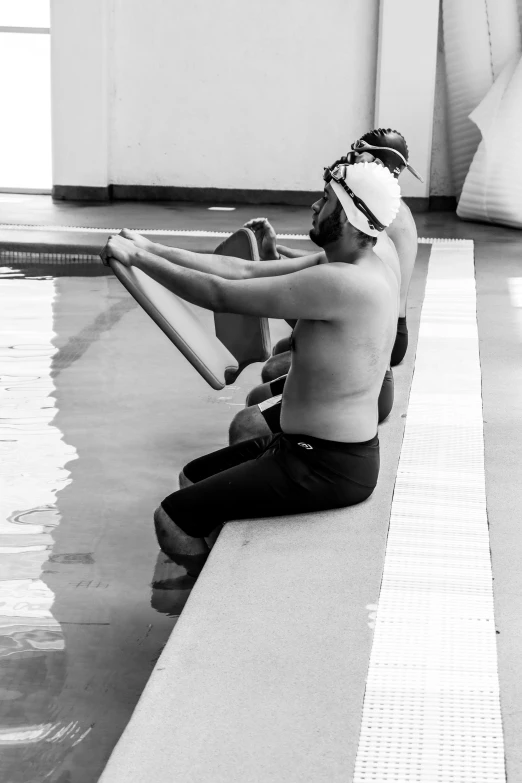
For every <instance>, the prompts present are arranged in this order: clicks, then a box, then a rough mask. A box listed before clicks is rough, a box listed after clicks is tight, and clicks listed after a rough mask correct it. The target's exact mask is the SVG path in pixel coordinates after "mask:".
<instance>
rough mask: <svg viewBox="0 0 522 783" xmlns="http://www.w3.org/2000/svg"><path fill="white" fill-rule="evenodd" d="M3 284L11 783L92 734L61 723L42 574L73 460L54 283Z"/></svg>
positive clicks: (39, 777)
mask: <svg viewBox="0 0 522 783" xmlns="http://www.w3.org/2000/svg"><path fill="white" fill-rule="evenodd" d="M2 271H3V274H0V277H2V278H3V279H2V280H1V281H0V367H1V391H2V410H1V414H0V460H1V465H2V467H1V476H0V564H1V569H0V573H1V580H0V671H1V673H2V677H1V682H2V688H1V689H0V748H1V753H0V757H1V761H0V764H1V769H2V775H1V779H2V781H4V783H28V782H29V781H31V783H32V782H33V781H34V782H35V783H36V781H43V780H47V779H49V775H51V774H52V772H53V769H54V767H55V765H56V763H57V761H58V759H59V758H60V757H61V756H63V750H61V749H60V750H57V748H58V747H59V746H64V745H66V746H67V747H72V746H74V745H75V744H77V743H78V742H80V741H81V740H82V738H83V737H84V736H86V734H87V733H88V732H89V730H90V727H85V726H81V725H80V724H79V722H78V721H76V720H74V719H73V720H64V719H63V717H60V716H59V715H58V703H57V699H58V696H59V694H60V692H61V690H62V688H63V685H64V682H65V677H66V659H65V649H64V648H65V645H64V635H63V631H62V627H61V625H60V623H59V622H57V620H56V619H55V618H54V617H53V614H52V612H51V607H52V605H53V601H54V595H53V593H52V591H51V590H50V589H49V587H48V585H47V584H45V582H44V581H42V579H41V576H42V566H43V564H44V563H46V561H47V560H48V557H49V553H50V550H51V548H52V543H53V541H52V537H51V531H52V530H53V528H54V527H55V526H56V525H58V524H59V522H60V515H59V513H58V510H57V508H56V495H57V493H58V492H59V491H60V490H62V489H63V488H64V487H65V486H67V484H68V483H69V481H70V474H69V471H68V470H67V468H66V467H65V466H66V465H67V464H68V463H69V462H71V460H74V459H76V450H75V449H74V448H73V447H72V446H70V445H68V444H67V443H66V442H65V441H64V440H63V436H62V433H61V432H60V430H59V429H58V428H57V427H56V426H55V425H54V424H53V420H54V418H55V415H56V407H55V400H54V398H53V396H52V395H53V391H54V385H53V381H52V378H51V365H52V357H53V355H54V354H55V353H56V348H55V347H54V346H53V344H52V340H53V338H54V336H55V334H54V332H53V300H54V298H55V283H54V280H52V279H49V278H45V277H44V278H41V279H33V280H28V279H24V278H23V276H21V273H19V272H17V271H16V270H11V269H4V270H2Z"/></svg>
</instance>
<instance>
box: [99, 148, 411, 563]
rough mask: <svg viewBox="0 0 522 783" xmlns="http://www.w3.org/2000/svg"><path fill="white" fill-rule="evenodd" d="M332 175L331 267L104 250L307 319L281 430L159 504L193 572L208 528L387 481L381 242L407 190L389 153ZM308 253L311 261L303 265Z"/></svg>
mask: <svg viewBox="0 0 522 783" xmlns="http://www.w3.org/2000/svg"><path fill="white" fill-rule="evenodd" d="M327 179H328V180H329V181H327V182H326V184H325V187H324V193H323V196H322V198H321V199H320V200H319V201H317V202H316V203H315V204H314V205H313V206H312V212H313V220H312V230H313V233H314V237H315V241H316V242H317V243H318V244H319V246H321V247H323V249H324V251H325V256H324V262H323V263H319V264H317V263H316V262H314V264H313V265H312V266H307V265H306V261H305V259H290V260H286V261H285V260H283V261H282V262H281V263H275V264H258V263H255V262H249V261H242V260H241V259H231V258H227V257H220V256H212V255H203V254H195V253H190V252H188V251H185V250H176V249H173V248H170V249H169V258H168V260H165V258H163V257H160V256H158V255H155V254H152V253H150V252H147V251H146V250H144V249H143V248H142V247H140V243H141V242H142V238H140V237H137V238H136V239H137V241H131V238H129V237H128V236H127V237H126V236H121V235H120V236H115V237H111V238H110V239H109V241H108V243H107V246H106V248H105V249H104V251H103V253H102V257H103V258H104V259H105V260H107V259H110V258H115V259H116V260H118V261H119V262H120V263H122V264H125V265H127V266H135V267H137V268H139V269H142V270H143V271H144V272H146V273H147V274H148V275H150V276H151V277H152V278H154V279H155V280H157V281H158V282H159V283H161V284H162V285H164V286H165V287H166V288H168V289H169V290H171V291H173V292H174V293H175V294H176V295H178V296H180V297H181V298H183V299H185V300H187V301H188V302H191V303H193V304H197V305H199V306H201V307H205V308H207V309H209V310H213V311H215V312H227V313H241V314H245V315H254V316H261V317H269V318H270V317H271V318H288V319H295V320H296V321H297V324H296V326H295V329H294V333H293V348H294V350H293V357H292V366H291V369H290V372H289V374H288V379H287V381H286V383H285V386H284V391H283V397H282V408H281V430H282V431H281V433H279V434H278V435H274V436H270V437H268V438H256V439H253V440H249V441H247V442H245V443H240V444H238V445H236V446H229V447H227V448H224V449H221V450H220V451H217V452H215V453H212V454H209V455H207V456H204V457H201V458H199V459H196V460H194V461H193V462H191V463H189V464H188V465H187V466H185V468H184V469H183V472H182V478H183V483H182V482H181V480H180V484H181V483H182V486H184V488H182V489H179V490H178V491H176V492H173V493H172V494H171V495H169V496H168V497H166V498H165V499H164V500H163V501H162V503H161V505H160V506H159V508H158V509H157V510H156V512H155V514H154V523H155V529H156V535H157V538H158V541H159V544H160V547H161V549H162V550H163V551H164V552H165V554H167V555H168V556H169V557H170V558H172V559H173V560H174V561H175V562H177V563H179V564H181V565H183V566H184V567H185V568H186V569H187V570H188V571H189V573H191V574H193V575H196V574H197V573H198V572H199V571H200V570H201V568H202V567H203V564H204V562H205V560H206V558H207V556H208V551H209V549H208V545H207V543H206V541H205V538H206V537H208V536H209V535H211V534H212V531H214V530H215V529H216V528H217V527H219V526H220V525H221V524H222V523H224V522H227V521H228V520H231V519H242V518H253V517H257V518H259V517H271V516H279V515H284V514H298V513H304V512H310V511H320V510H325V509H333V508H340V507H344V506H348V505H352V504H355V503H360V502H362V501H363V500H365V499H366V498H368V497H369V496H370V495H371V493H372V492H373V489H374V488H375V485H376V483H377V477H378V473H379V441H378V437H377V398H378V396H379V392H380V388H381V385H382V379H383V377H384V374H385V372H386V368H387V366H388V362H389V357H390V353H391V350H392V347H393V342H394V339H395V331H396V323H397V316H398V311H399V299H400V286H399V283H398V281H397V277H396V275H395V274H394V273H393V271H392V270H391V269H390V268H389V267H388V266H387V265H386V264H384V263H383V262H382V261H381V259H380V258H379V257H378V256H376V255H375V253H374V252H373V245H374V244H375V241H376V238H377V236H378V235H379V233H380V232H381V231H382V230H383V229H384V228H385V227H386V226H387V225H389V224H390V223H391V222H392V220H393V218H394V217H395V215H396V214H397V212H398V210H399V204H400V189H399V185H398V183H397V182H396V180H395V179H394V178H393V176H392V175H391V174H390V173H389V172H388V171H387V170H386V169H385V168H383V167H381V166H378V165H377V164H376V163H362V164H358V165H352V166H346V165H339V166H335V167H334V168H332V169H331V170H329V176H328V177H327ZM295 262H297V263H298V265H301V266H300V268H299V269H297V270H292V271H289V270H291V263H295ZM260 268H261V269H260ZM324 378H327V379H328V382H327V383H325V382H324ZM318 381H319V382H318ZM188 482H192V484H191V485H190V486H186V484H187V483H188Z"/></svg>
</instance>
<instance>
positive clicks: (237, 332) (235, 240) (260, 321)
mask: <svg viewBox="0 0 522 783" xmlns="http://www.w3.org/2000/svg"><path fill="white" fill-rule="evenodd" d="M214 253H215V254H217V255H221V256H232V257H234V258H243V259H245V260H246V261H260V258H259V252H258V249H257V241H256V237H255V234H254V232H253V231H251V230H250V229H249V228H240V229H239V230H238V231H236V232H235V233H234V234H232V236H230V237H227V239H225V241H224V242H222V243H221V244H220V245H219V246H218V247H217V248H216V249H215V250H214ZM214 325H215V329H216V336H217V337H218V339H219V340H220V341H221V342H222V343H223V345H225V346H226V347H227V348H228V350H229V351H230V353H231V354H232V355H233V356H234V357H235V358H236V361H237V364H238V368H237V372H236V374H235V376H233V373H231V372H229V373H227V383H233V381H234V380H235V379H236V378H237V376H238V375H239V374H240V373H241V372H242V371H243V370H244V369H245V367H247V366H248V365H249V364H252V363H253V362H264V361H265V360H266V359H268V358H269V356H270V350H271V347H272V346H271V342H270V330H269V327H268V319H267V318H260V317H259V316H254V315H236V314H232V313H214Z"/></svg>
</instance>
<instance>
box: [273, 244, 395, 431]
mask: <svg viewBox="0 0 522 783" xmlns="http://www.w3.org/2000/svg"><path fill="white" fill-rule="evenodd" d="M328 266H329V267H331V269H330V271H331V272H332V271H333V267H335V268H336V269H335V273H336V274H337V275H338V276H339V285H340V286H342V285H343V283H344V279H343V278H345V277H346V278H347V277H349V276H350V275H351V274H353V267H354V266H355V267H357V268H358V270H359V272H360V274H361V280H363V281H364V282H363V290H364V295H363V296H361V297H360V298H359V299H358V300H355V301H354V300H353V299H350V300H349V303H348V304H347V307H346V308H345V311H344V313H343V315H342V316H339V317H336V318H335V319H332V320H322V321H318V320H314V321H311V320H305V319H301V320H299V321H298V323H297V325H296V327H295V329H294V333H293V346H292V351H293V352H292V365H291V369H290V373H289V375H288V380H287V382H286V385H285V391H284V397H283V406H282V412H281V426H282V429H283V432H287V433H303V434H308V435H312V436H315V437H318V438H324V439H325V440H335V441H341V442H352V443H354V442H361V441H367V440H369V439H370V438H372V437H373V436H374V435H375V433H376V430H377V400H378V396H379V392H380V389H381V385H382V381H383V378H384V374H385V372H386V368H387V366H388V362H389V358H390V353H391V349H392V346H393V340H394V336H395V325H396V323H397V316H398V306H399V301H398V298H399V281H398V280H397V277H396V275H395V273H394V271H393V270H392V269H391V268H390V267H389V266H388V265H387V264H385V263H383V261H382V260H381V259H380V258H378V257H377V256H376V255H375V254H374V253H373V252H370V253H367V254H365V255H364V256H363V257H362V258H361V259H360V261H358V262H356V264H354V265H352V264H343V263H336V264H328V265H325V267H328ZM325 271H326V269H325ZM318 296H320V292H319V291H318Z"/></svg>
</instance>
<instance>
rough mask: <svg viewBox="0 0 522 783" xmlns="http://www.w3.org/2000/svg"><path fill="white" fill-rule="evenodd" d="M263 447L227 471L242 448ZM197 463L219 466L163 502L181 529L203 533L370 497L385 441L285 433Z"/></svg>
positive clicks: (245, 451) (200, 535) (196, 534)
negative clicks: (345, 440)
mask: <svg viewBox="0 0 522 783" xmlns="http://www.w3.org/2000/svg"><path fill="white" fill-rule="evenodd" d="M243 447H246V448H244V449H243ZM255 452H257V456H256V457H255V458H252V459H249V460H246V461H245V462H242V463H241V464H236V465H234V466H233V467H227V468H226V469H224V470H222V469H221V467H222V464H229V463H233V462H234V461H235V460H236V459H237V457H238V455H239V454H242V456H246V455H247V454H248V453H250V454H253V453H255ZM220 460H221V462H220ZM195 463H198V464H196V466H195V470H196V473H197V472H198V471H200V472H201V471H203V472H202V475H203V473H204V472H205V471H206V470H207V469H208V468H209V467H210V465H212V466H213V468H212V469H213V470H214V471H215V472H214V473H213V474H212V475H209V476H207V477H206V478H200V480H198V481H197V482H195V483H194V485H193V486H191V487H187V488H186V489H183V490H179V491H178V492H174V493H172V494H171V495H169V496H168V497H166V498H165V499H164V500H163V501H162V503H161V508H162V510H163V511H164V512H165V514H166V515H167V518H168V519H169V520H170V524H171V526H172V527H173V528H174V529H175V530H176V531H177V530H181V531H182V532H183V533H185V534H186V535H188V536H189V537H193V538H196V539H202V538H203V537H204V536H208V535H209V534H210V533H211V531H212V530H213V529H214V528H216V527H217V526H218V525H220V524H222V523H223V522H227V521H228V520H231V519H245V518H246V519H248V518H259V517H272V516H279V515H286V514H299V513H305V512H312V511H320V510H325V509H330V508H340V507H343V506H348V505H352V504H354V503H360V502H362V501H363V500H365V499H366V498H367V497H369V496H370V495H371V493H372V491H373V489H374V487H375V484H376V482H377V476H378V472H379V442H378V439H377V437H375V438H373V439H372V440H371V441H368V442H366V443H351V444H350V443H348V444H347V443H336V442H332V441H324V440H321V439H319V438H311V437H310V436H308V435H285V434H283V433H282V434H281V435H276V436H274V437H272V438H270V439H267V438H260V439H258V440H256V441H249V442H248V443H247V444H239V446H232V447H230V448H229V449H221V451H220V452H216V453H215V454H213V455H208V456H207V457H204V458H201V459H200V460H195ZM191 464H194V463H191ZM189 473H190V471H189ZM164 551H165V550H164ZM166 554H168V555H169V557H172V558H173V559H175V558H176V556H177V551H176V542H175V541H174V543H173V551H167V552H166Z"/></svg>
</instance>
